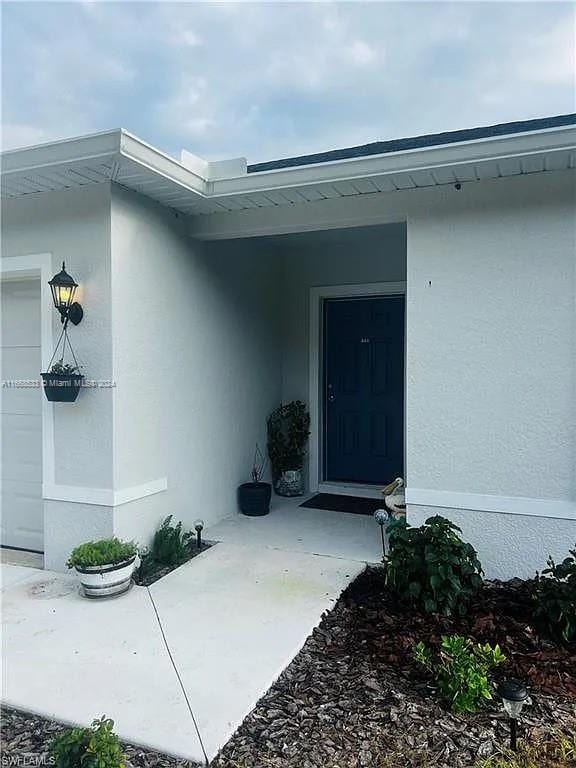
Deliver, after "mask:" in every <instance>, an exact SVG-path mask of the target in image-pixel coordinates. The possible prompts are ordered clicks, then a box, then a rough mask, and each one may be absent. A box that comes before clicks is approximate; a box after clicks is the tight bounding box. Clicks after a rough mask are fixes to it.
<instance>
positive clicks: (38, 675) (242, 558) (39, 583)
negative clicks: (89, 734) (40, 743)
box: [2, 499, 380, 762]
mask: <svg viewBox="0 0 576 768" xmlns="http://www.w3.org/2000/svg"><path fill="white" fill-rule="evenodd" d="M301 501H302V500H301V499H299V500H293V501H279V502H277V503H276V504H275V505H274V508H273V510H272V512H271V514H270V515H269V516H267V517H264V518H246V517H243V516H240V515H236V516H234V517H231V518H229V519H227V520H224V521H222V522H221V523H219V524H218V525H216V526H213V527H212V528H209V529H207V531H206V538H207V539H211V540H213V541H218V542H219V543H218V544H217V546H214V547H212V548H211V549H209V550H207V551H206V552H205V553H203V554H202V555H200V556H198V557H196V558H194V559H193V560H191V561H190V562H189V563H187V564H185V565H184V566H182V567H181V568H178V569H177V570H176V571H173V572H172V573H171V574H169V575H168V576H166V577H164V578H163V579H161V580H160V581H159V582H157V583H156V584H154V585H153V586H152V587H151V588H150V595H149V594H148V591H147V589H146V588H144V587H134V588H133V589H132V590H131V591H130V592H129V593H128V594H127V595H124V596H123V597H121V598H118V599H115V600H110V601H102V602H96V603H95V602H92V601H88V600H86V599H84V598H82V597H81V596H80V595H79V592H78V586H77V583H76V580H75V577H74V576H73V575H69V574H57V573H51V572H48V571H41V570H36V569H31V568H27V567H21V566H17V565H2V602H3V611H2V618H3V637H2V643H3V673H4V674H3V690H2V697H3V700H4V702H5V703H7V704H9V705H12V706H15V707H17V708H20V709H24V710H28V711H31V712H35V713H38V714H41V715H45V716H48V717H53V718H56V719H58V720H62V721H64V722H69V723H80V724H88V723H90V722H91V720H92V719H93V718H94V717H97V716H100V715H102V714H106V715H107V716H109V717H112V718H113V719H114V720H115V723H116V731H117V732H118V734H119V735H120V736H121V737H122V738H123V739H125V740H126V741H130V742H133V743H135V744H141V745H143V746H148V747H151V748H154V749H157V750H159V751H163V752H167V753H169V754H172V755H176V756H179V757H184V758H187V759H191V760H196V761H198V762H204V760H205V756H207V757H208V759H211V758H212V757H214V755H215V754H216V753H217V752H218V750H219V749H220V748H221V747H222V746H223V745H224V744H225V743H226V741H227V740H228V738H229V737H230V736H231V735H232V733H233V732H234V730H235V729H236V728H237V727H238V725H239V724H240V723H241V722H242V720H243V718H244V717H245V716H246V715H247V714H248V712H249V711H250V710H251V709H252V708H253V707H254V705H255V704H256V702H257V701H258V699H259V698H260V696H261V695H262V694H263V693H264V692H265V691H266V690H267V689H268V688H269V686H270V685H271V684H272V682H273V681H274V680H275V679H276V678H277V676H278V675H279V674H280V672H281V671H282V670H283V669H284V667H285V666H286V665H287V664H288V663H289V662H290V661H291V660H292V658H293V657H294V656H295V655H296V653H297V652H298V651H299V650H300V648H301V646H302V644H303V643H304V641H305V639H306V637H307V636H308V635H309V634H310V632H311V630H312V628H313V627H314V626H315V625H316V624H317V623H318V622H319V620H320V617H321V615H322V613H323V612H324V611H325V610H328V609H330V607H331V606H332V605H333V604H334V602H335V600H336V599H337V598H338V596H339V595H340V593H341V591H342V590H343V589H344V588H345V587H346V586H347V585H348V584H349V583H350V581H352V580H353V579H354V578H355V577H356V576H357V575H358V574H359V573H360V572H361V571H362V569H363V568H364V564H365V563H366V562H367V561H376V560H378V559H379V557H380V550H379V546H378V542H379V536H378V531H377V526H376V525H375V523H374V521H373V520H372V519H371V518H369V517H363V516H359V515H348V514H342V513H338V512H323V511H319V510H313V509H301V508H299V507H298V504H299V503H300V502H301ZM151 596H152V598H153V600H154V603H155V606H156V609H157V611H158V615H159V617H160V621H161V624H162V629H163V631H164V633H165V637H166V640H167V643H168V646H169V648H170V651H171V653H172V656H173V659H174V662H175V665H176V667H177V669H178V673H179V675H180V678H181V680H182V683H183V686H184V689H185V691H186V694H187V697H188V700H189V702H190V705H191V709H192V711H193V714H194V720H195V722H194V721H193V720H192V718H191V716H190V712H189V711H188V707H187V704H186V700H185V697H184V695H183V693H182V690H181V688H180V685H179V683H178V679H177V676H176V673H175V671H174V669H173V667H172V665H171V662H170V658H169V654H168V652H167V650H166V647H165V645H164V640H163V638H162V632H161V630H160V627H159V625H158V621H157V619H156V615H155V612H154V606H153V605H152V600H151Z"/></svg>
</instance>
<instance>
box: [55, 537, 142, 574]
mask: <svg viewBox="0 0 576 768" xmlns="http://www.w3.org/2000/svg"><path fill="white" fill-rule="evenodd" d="M137 551H138V548H137V547H136V544H134V542H133V541H120V539H117V538H116V537H115V536H114V537H113V538H112V539H101V540H100V541H87V542H86V543H85V544H80V546H78V547H76V548H75V549H74V550H72V554H71V555H70V557H69V558H68V562H67V563H66V565H67V566H68V568H73V567H74V566H75V565H77V566H79V567H80V568H86V567H88V566H93V565H108V564H111V565H116V564H117V563H121V562H122V561H124V560H129V559H130V558H131V557H134V555H135V554H136V553H137Z"/></svg>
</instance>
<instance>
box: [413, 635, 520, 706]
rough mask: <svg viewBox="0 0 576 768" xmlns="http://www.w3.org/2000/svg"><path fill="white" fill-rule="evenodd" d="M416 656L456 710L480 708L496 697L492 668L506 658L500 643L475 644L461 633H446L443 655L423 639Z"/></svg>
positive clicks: (443, 639)
mask: <svg viewBox="0 0 576 768" xmlns="http://www.w3.org/2000/svg"><path fill="white" fill-rule="evenodd" d="M414 659H415V660H416V662H417V663H418V664H420V665H421V666H423V667H424V668H425V669H427V670H428V671H429V672H430V673H432V675H433V676H434V678H435V679H436V681H437V683H438V690H439V692H440V695H441V696H442V698H444V699H445V700H446V701H447V702H448V703H449V704H450V707H451V709H452V710H453V711H454V712H476V711H477V710H478V709H479V708H480V707H481V706H482V705H483V704H485V703H486V700H488V699H491V698H492V693H491V692H490V686H489V684H488V672H489V671H490V670H491V669H493V668H494V667H496V666H498V665H499V664H502V663H503V662H504V661H506V657H505V656H504V654H503V653H502V651H501V650H500V646H499V645H495V646H494V648H492V646H491V645H490V644H489V643H486V644H485V645H479V644H477V645H474V644H473V643H472V641H470V640H468V639H466V638H465V637H462V636H461V635H451V636H449V637H448V636H443V637H442V644H441V646H440V653H439V657H437V658H436V657H435V656H434V654H433V653H432V651H431V650H430V648H428V647H427V646H426V645H425V644H424V643H422V642H420V643H418V645H416V647H415V648H414Z"/></svg>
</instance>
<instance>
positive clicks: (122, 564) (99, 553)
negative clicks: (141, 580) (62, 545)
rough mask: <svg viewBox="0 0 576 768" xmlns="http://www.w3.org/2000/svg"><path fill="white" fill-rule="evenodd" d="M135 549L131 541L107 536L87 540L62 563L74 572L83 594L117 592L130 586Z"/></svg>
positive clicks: (109, 595) (135, 555) (101, 594)
mask: <svg viewBox="0 0 576 768" xmlns="http://www.w3.org/2000/svg"><path fill="white" fill-rule="evenodd" d="M137 556H138V548H137V546H136V544H135V543H134V542H133V541H121V540H120V539H117V538H116V537H115V536H114V537H113V538H111V539H100V540H99V541H88V542H86V543H84V544H80V545H79V546H78V547H76V548H75V549H74V550H73V551H72V554H71V555H70V557H69V558H68V562H67V563H66V565H67V566H68V568H74V570H75V571H76V573H77V574H78V578H79V580H80V584H81V585H82V590H83V592H84V595H85V596H86V597H90V598H96V599H98V598H102V597H112V596H115V595H121V594H122V593H123V592H127V591H128V590H129V589H130V586H131V580H132V573H133V571H134V568H135V567H136V558H137Z"/></svg>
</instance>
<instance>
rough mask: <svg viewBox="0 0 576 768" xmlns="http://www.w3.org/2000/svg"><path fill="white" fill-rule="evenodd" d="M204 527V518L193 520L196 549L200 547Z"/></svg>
mask: <svg viewBox="0 0 576 768" xmlns="http://www.w3.org/2000/svg"><path fill="white" fill-rule="evenodd" d="M203 528H204V520H195V521H194V529H195V531H196V546H197V547H198V549H202V529H203Z"/></svg>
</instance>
